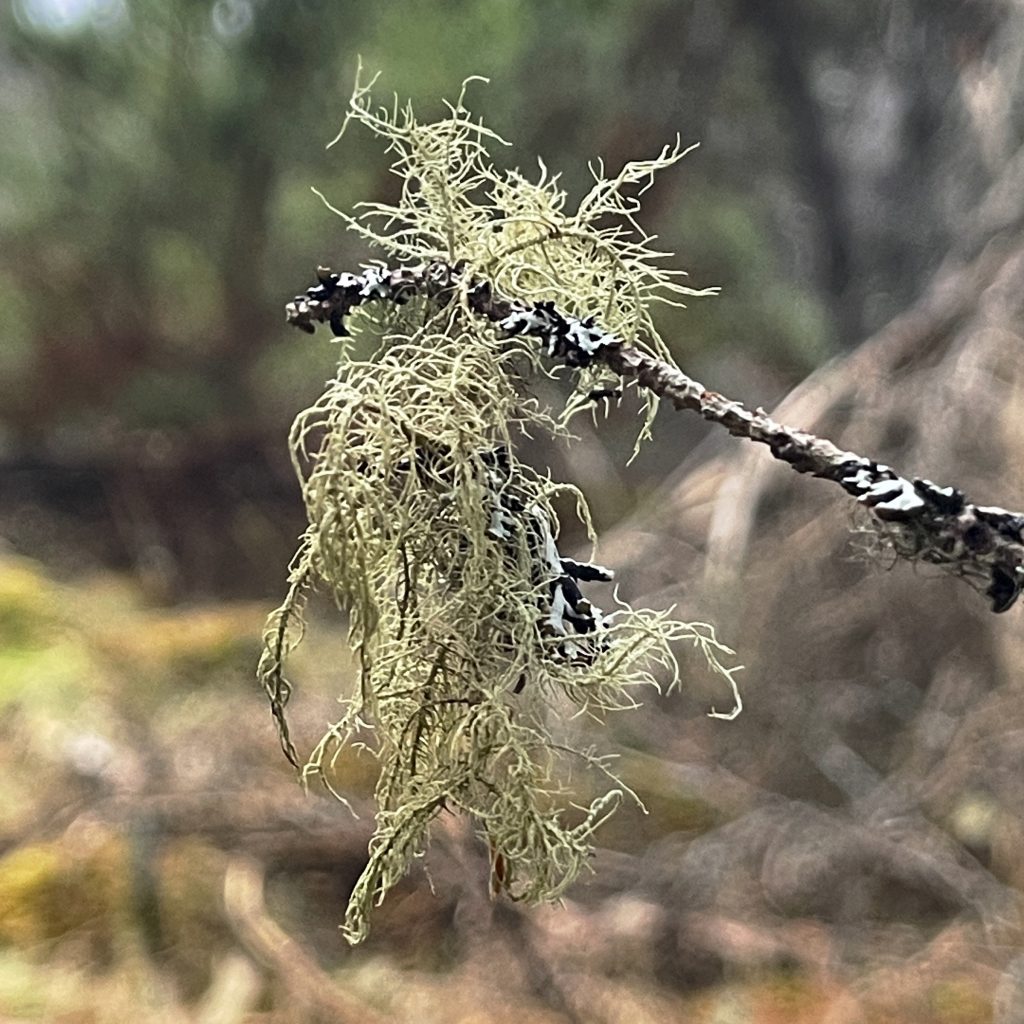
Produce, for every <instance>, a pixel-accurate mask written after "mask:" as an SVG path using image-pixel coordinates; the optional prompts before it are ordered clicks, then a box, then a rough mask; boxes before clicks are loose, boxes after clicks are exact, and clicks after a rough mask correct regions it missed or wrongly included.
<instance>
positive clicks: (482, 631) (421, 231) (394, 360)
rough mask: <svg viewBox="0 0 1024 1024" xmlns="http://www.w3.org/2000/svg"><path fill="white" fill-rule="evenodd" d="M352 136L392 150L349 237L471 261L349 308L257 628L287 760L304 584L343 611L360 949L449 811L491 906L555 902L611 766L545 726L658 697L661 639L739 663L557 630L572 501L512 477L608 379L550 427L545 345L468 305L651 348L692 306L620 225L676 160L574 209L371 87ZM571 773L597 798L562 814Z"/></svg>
mask: <svg viewBox="0 0 1024 1024" xmlns="http://www.w3.org/2000/svg"><path fill="white" fill-rule="evenodd" d="M352 120H354V121H357V122H359V123H360V124H361V125H363V126H365V127H368V128H369V129H370V130H371V131H373V132H374V133H375V134H376V135H378V136H379V137H381V138H382V139H384V140H385V142H386V143H387V146H388V149H389V151H390V152H391V153H392V154H393V164H392V170H393V171H394V172H395V173H396V174H397V175H398V176H399V177H400V178H401V180H402V191H401V195H400V197H399V198H398V200H397V201H396V202H394V203H366V204H362V207H361V212H360V214H359V215H358V216H356V217H353V216H350V215H347V214H345V213H341V212H340V211H337V212H339V213H340V215H341V216H342V217H343V218H344V220H345V222H346V224H347V226H348V227H349V228H350V229H351V230H353V231H355V232H356V233H357V234H359V235H360V236H361V237H362V238H363V239H364V240H365V241H367V242H369V243H370V244H372V245H374V246H376V247H378V248H379V249H381V250H382V251H383V253H384V255H385V256H386V258H387V259H388V260H389V262H393V263H402V264H409V263H415V264H422V263H427V262H430V261H432V260H441V261H445V262H447V263H449V264H454V263H455V262H459V263H460V265H462V264H464V265H465V267H466V270H465V272H464V274H463V276H462V278H461V280H462V281H463V282H464V284H463V285H462V286H461V287H462V288H463V292H462V293H460V294H459V295H458V296H456V297H455V300H454V301H451V302H448V303H434V302H431V301H428V300H426V299H423V298H418V299H415V300H414V301H412V302H410V303H408V304H407V305H404V306H400V307H392V306H388V307H382V306H380V305H378V304H375V303H373V302H366V303H364V304H363V305H361V306H360V307H359V309H358V311H357V312H356V313H355V314H354V315H353V317H352V321H351V327H352V329H353V331H355V332H356V334H357V337H358V336H359V335H360V334H362V335H363V336H367V335H368V336H370V337H373V338H377V339H379V341H378V345H377V348H376V350H375V351H373V352H372V354H371V355H370V356H369V357H365V356H361V355H360V353H359V352H357V351H356V349H355V348H354V347H353V343H351V342H350V343H347V346H346V347H345V348H343V350H342V359H341V365H340V368H339V370H338V373H337V376H336V377H335V379H334V380H333V381H331V382H329V384H328V386H327V390H326V391H325V392H324V394H323V395H322V397H321V398H320V399H319V400H318V401H317V402H316V403H315V404H314V405H313V406H312V407H311V408H310V409H308V410H306V411H305V412H303V413H301V414H300V415H299V417H298V419H297V420H296V421H295V425H294V426H293V428H292V432H291V449H292V454H293V460H294V463H295V469H296V472H297V474H298V476H299V479H300V481H301V483H302V488H303V495H304V498H305V503H306V511H307V514H308V517H309V528H308V530H307V532H306V534H305V536H304V538H303V540H302V544H301V546H300V548H299V551H298V553H297V555H296V558H295V561H294V563H293V567H292V573H291V584H292V585H291V589H290V591H289V594H288V597H287V599H286V601H285V603H284V604H283V605H282V607H281V608H279V609H278V610H277V611H276V612H275V613H274V615H273V616H272V617H271V619H270V622H269V623H268V627H267V631H266V636H265V640H266V650H265V653H264V657H263V659H262V661H261V664H260V676H261V678H262V680H263V683H264V685H265V687H266V688H267V691H268V693H269V695H270V698H271V701H272V705H273V707H274V710H275V713H276V714H277V715H278V716H279V724H280V726H281V728H282V740H283V742H284V744H285V748H286V750H287V751H288V752H289V755H290V756H292V757H295V753H294V749H293V748H292V746H291V740H290V738H289V735H288V731H287V725H286V723H285V721H284V717H283V706H284V703H285V702H286V700H287V697H288V692H289V687H288V683H287V682H286V681H285V679H284V676H283V662H284V659H285V656H286V654H287V652H288V651H289V650H290V649H292V648H293V647H294V646H295V645H296V644H297V643H298V642H299V641H300V640H301V637H302V631H303V628H304V627H303V621H302V611H303V606H304V603H305V600H306V597H307V595H308V593H309V591H310V590H311V589H313V588H315V587H323V588H324V589H325V590H326V591H327V592H328V593H329V594H330V595H331V596H332V598H333V599H334V600H335V602H336V603H337V604H338V605H339V607H341V608H342V609H344V610H345V611H347V613H348V617H349V625H348V628H349V638H350V642H351V645H352V647H353V649H354V650H355V652H356V653H357V656H358V659H359V664H360V686H359V689H358V692H357V693H355V694H351V695H346V696H344V697H343V698H342V704H343V709H344V710H343V714H342V717H341V718H340V720H339V721H338V722H337V723H336V724H335V725H334V726H332V727H331V729H330V730H329V731H328V732H327V734H326V735H325V737H324V738H323V740H322V741H321V743H320V744H319V745H318V746H317V748H316V749H315V751H314V752H313V755H312V757H311V758H310V760H309V763H308V764H307V765H306V767H305V770H304V775H305V778H306V779H307V780H308V779H311V778H319V779H320V780H321V781H323V783H324V784H325V785H327V787H328V788H330V789H332V791H334V790H333V784H332V782H331V778H332V776H333V772H332V770H331V769H332V767H333V764H334V761H335V759H336V758H338V757H339V756H340V754H341V752H342V751H343V750H345V749H346V748H347V747H348V746H349V745H352V744H366V745H368V746H370V747H371V749H372V750H373V751H374V753H375V754H376V755H377V757H378V758H379V759H380V762H381V773H380V777H379V781H378V784H377V790H376V798H377V802H378V808H379V810H378V814H377V822H376V825H377V827H376V832H375V834H374V837H373V839H372V841H371V844H370V860H369V864H368V866H367V868H366V870H365V871H364V872H363V875H362V876H361V877H360V879H359V881H358V883H357V884H356V887H355V890H354V892H353V894H352V897H351V899H350V902H349V906H348V910H347V913H346V917H345V924H344V933H345V935H346V937H347V938H348V939H349V940H350V941H352V942H358V941H360V940H361V939H362V938H363V937H364V936H365V935H366V933H367V930H368V915H369V910H370V908H371V907H372V906H373V905H374V904H375V903H378V902H379V901H380V900H381V899H383V897H384V896H385V894H386V893H387V892H388V890H389V889H391V888H392V887H393V886H394V885H395V883H396V882H397V881H398V880H399V879H400V878H401V877H402V875H403V874H404V873H405V872H406V871H407V870H408V868H409V865H410V864H411V862H412V861H413V860H414V859H415V858H417V857H419V856H421V855H422V853H423V851H424V849H425V846H426V843H427V839H428V828H429V825H430V823H431V822H432V821H433V820H434V819H435V818H436V817H437V816H438V815H439V814H441V813H442V812H443V811H452V812H456V811H457V812H462V813H465V814H467V815H469V816H470V817H471V818H472V819H473V820H474V821H475V822H476V823H477V824H478V827H479V829H480V832H481V834H482V836H483V837H484V838H485V841H486V843H487V845H488V848H489V850H490V852H491V856H492V863H493V871H494V873H493V881H494V884H495V887H496V888H498V889H502V890H504V891H506V892H507V893H508V894H509V895H511V896H512V898H515V899H524V900H528V901H532V902H536V901H541V900H553V899H556V898H557V897H558V896H559V895H560V894H561V893H563V892H564V891H565V889H566V887H567V886H568V885H570V884H571V883H572V882H573V881H574V879H575V878H576V877H577V876H578V875H579V873H580V871H581V870H582V869H583V868H584V866H585V865H586V862H587V857H588V855H589V852H590V849H591V840H592V835H593V833H594V830H595V829H596V828H597V827H598V826H599V825H600V824H601V823H602V822H603V821H604V820H605V819H606V818H607V817H608V815H609V814H611V813H612V812H613V811H614V809H615V808H616V806H617V805H618V804H619V803H620V801H621V800H622V797H623V794H624V787H623V786H622V784H621V783H619V782H618V781H617V780H616V779H615V777H614V775H613V774H612V773H611V771H610V770H609V765H608V762H607V759H606V758H603V757H601V756H599V755H598V754H596V753H594V752H592V751H580V750H574V749H572V748H571V746H569V745H568V744H566V743H565V742H564V741H563V740H562V738H560V737H559V736H558V735H556V734H555V732H554V731H553V720H555V719H557V718H558V717H560V716H564V715H566V714H583V713H586V714H591V715H600V714H602V713H604V712H606V711H612V710H623V709H628V708H631V707H635V706H636V705H635V698H634V691H635V690H636V688H637V687H641V686H645V685H657V684H658V681H659V680H662V681H667V683H668V685H669V686H672V685H674V684H675V683H676V682H677V680H678V667H677V664H676V660H675V656H674V654H673V650H672V644H673V642H676V641H687V642H689V643H691V644H694V645H695V646H697V647H700V648H701V649H702V650H703V652H704V654H705V655H706V656H707V658H708V662H709V664H711V666H712V667H713V668H714V669H716V670H717V671H719V672H720V673H721V674H722V675H724V676H725V677H726V678H727V679H728V680H729V681H730V683H731V681H732V680H731V672H732V671H733V670H729V669H726V668H724V667H723V666H722V665H721V663H720V662H719V661H718V654H719V652H725V653H731V652H728V651H727V649H726V648H724V647H722V646H721V645H720V644H718V643H717V642H716V640H715V638H714V633H713V631H712V630H711V629H710V628H709V627H707V626H705V625H703V624H696V625H686V624H683V623H678V622H675V621H673V620H671V619H670V618H669V617H668V615H667V614H665V613H655V612H650V611H643V610H634V609H632V608H630V607H628V606H626V605H624V604H619V605H618V607H617V608H616V611H615V612H614V614H613V615H611V616H608V617H607V618H603V617H602V616H601V613H600V612H595V619H596V622H597V628H596V629H593V630H591V631H583V632H578V633H572V632H570V631H567V629H566V628H565V626H564V624H563V622H562V621H561V619H560V617H559V615H560V613H559V612H558V611H557V608H556V605H555V599H554V598H553V597H552V585H553V582H554V578H555V577H556V576H557V575H558V574H559V573H560V572H561V570H560V568H559V556H558V554H557V550H556V549H555V539H556V538H557V535H558V519H557V516H556V512H555V508H554V501H555V499H556V498H557V497H558V496H559V495H568V496H570V497H571V499H572V500H573V501H574V502H575V507H576V510H577V513H578V515H579V517H580V519H581V520H582V522H583V524H584V525H585V526H586V527H587V529H588V530H589V514H588V512H587V507H586V502H585V500H584V498H583V496H582V494H580V493H579V492H578V491H576V489H575V488H573V487H571V486H570V485H567V484H557V483H554V482H552V481H551V480H550V479H548V478H547V477H545V476H543V475H540V474H538V473H537V472H535V471H534V470H532V469H530V468H529V467H528V466H526V465H525V464H524V463H522V462H521V461H520V460H519V459H518V457H517V455H516V448H515V446H516V442H517V441H519V440H520V439H521V438H522V437H523V436H535V435H536V434H537V433H540V432H545V433H548V434H549V435H554V434H565V433H566V432H567V429H568V428H567V420H568V418H569V416H570V415H571V413H572V412H573V411H577V410H578V409H579V408H580V407H581V402H580V401H579V400H578V398H579V395H580V394H581V393H582V392H585V390H587V389H589V388H590V387H591V386H593V383H594V381H595V374H597V373H598V371H590V370H588V371H579V372H578V374H577V379H576V381H575V384H576V387H577V393H576V399H575V400H570V402H569V404H568V406H567V409H566V411H565V412H564V413H563V414H562V415H556V414H555V413H554V412H552V411H551V410H549V409H547V408H544V407H542V406H541V405H540V404H539V403H538V402H537V401H536V400H535V399H534V398H533V397H532V396H531V395H530V393H529V386H528V381H529V378H530V377H531V376H534V375H537V374H542V373H546V372H547V373H550V372H551V371H548V370H546V369H545V367H544V366H543V365H542V362H541V358H540V355H539V354H538V352H537V351H536V344H535V343H534V342H532V341H530V340H529V339H523V338H519V339H502V338H500V337H498V336H497V335H496V332H495V330H494V328H493V326H492V325H490V324H489V323H488V322H486V321H485V320H482V319H480V318H478V317H476V316H474V315H473V313H472V312H471V309H470V306H469V302H468V297H467V295H466V293H465V288H466V287H468V282H469V281H470V280H471V279H472V278H473V277H474V275H479V276H480V277H484V278H486V279H488V280H489V281H491V282H492V283H493V284H494V285H495V286H496V287H497V288H498V289H499V290H500V291H501V292H503V293H505V294H508V295H514V296H515V297H516V298H517V299H519V300H521V301H527V302H530V301H541V300H549V301H553V302H555V303H557V305H558V306H559V307H560V308H561V309H563V310H565V311H567V312H569V313H572V314H575V315H579V316H583V315H586V314H590V313H595V312H596V313H597V314H598V315H599V316H600V317H601V322H602V325H603V326H604V327H606V328H610V329H612V330H614V331H616V332H617V333H618V334H619V335H620V336H622V337H624V338H627V339H629V340H630V341H632V342H634V343H636V344H639V345H644V346H647V347H649V348H651V349H653V350H654V351H656V352H658V353H659V354H661V355H664V354H665V349H664V345H663V344H662V342H661V341H660V339H659V338H658V336H657V333H656V331H655V329H654V324H653V321H652V319H651V314H650V304H651V302H653V301H665V302H678V300H679V298H680V297H682V296H686V295H692V294H697V293H695V292H693V290H692V289H689V288H687V287H686V286H685V285H683V284H681V283H680V282H679V281H678V277H679V272H678V271H671V270H663V269H661V268H660V266H659V262H658V261H659V260H660V259H661V258H662V257H663V256H664V254H663V253H660V252H657V251H655V250H653V249H652V248H651V245H650V243H651V241H652V239H651V238H649V237H648V236H647V235H645V234H644V233H643V231H642V230H641V229H640V228H639V226H638V225H637V223H636V221H635V220H634V214H635V213H636V211H637V209H638V199H637V195H636V193H637V192H638V191H642V189H643V187H644V186H645V185H646V184H647V183H649V181H650V179H651V176H652V175H653V174H654V172H655V171H657V170H659V169H662V168H665V167H668V166H671V165H672V164H673V163H675V162H676V161H677V160H679V159H680V158H681V156H682V155H683V153H682V151H681V150H680V148H679V147H678V146H677V147H675V148H673V149H665V150H664V151H663V152H662V153H661V154H660V155H659V157H657V158H656V159H655V160H651V161H637V162H633V163H629V164H627V165H626V166H625V167H624V168H623V169H622V171H621V172H619V173H618V174H617V175H611V176H609V175H606V174H605V173H604V169H603V168H602V167H601V166H599V165H598V166H596V167H595V168H594V169H593V176H594V185H593V187H592V188H591V190H590V191H589V192H588V193H587V194H586V195H585V196H584V197H583V198H582V199H581V201H580V202H579V204H578V206H576V208H575V209H572V210H570V209H569V208H568V204H567V200H566V196H565V194H564V192H563V191H562V190H561V189H560V188H559V186H558V181H557V178H554V177H552V176H550V175H549V174H548V173H547V172H546V170H545V169H544V167H543V166H541V169H540V173H539V176H538V177H537V179H536V180H530V179H528V178H527V177H525V176H524V175H522V174H521V173H520V172H519V171H518V170H510V171H501V170H499V169H497V168H496V167H495V166H494V164H493V162H492V159H491V156H490V153H489V147H490V146H494V145H504V143H503V142H502V140H501V139H500V138H499V137H498V136H496V135H495V134H494V133H493V132H491V131H490V130H489V129H487V128H486V127H484V126H483V125H482V124H481V123H480V122H478V121H476V120H474V119H473V118H472V117H471V116H470V114H469V112H468V111H467V109H466V108H465V107H464V105H463V101H462V98H460V100H459V101H458V102H457V103H456V104H454V105H452V106H450V107H449V109H448V114H447V116H445V117H442V118H441V119H440V120H437V121H434V122H431V123H425V124H421V123H420V122H418V121H417V119H416V117H415V115H414V114H413V112H412V110H411V109H409V108H406V109H404V110H400V109H399V108H398V107H397V104H396V106H395V107H394V108H392V109H391V110H385V111H377V110H375V109H374V108H373V107H372V106H371V102H370V96H369V88H368V87H360V86H357V89H356V93H355V95H354V98H353V100H352V104H351V107H350V112H349V116H348V118H347V119H346V122H345V125H344V126H343V128H342V132H344V131H345V129H346V127H347V126H348V124H349V122H350V121H352ZM340 137H341V136H340V134H339V138H340ZM360 344H362V343H360ZM653 411H654V410H653V406H652V407H651V408H650V410H649V412H650V414H651V415H653ZM587 607H588V608H592V606H591V605H590V604H589V602H587ZM578 762H582V763H583V764H584V765H587V766H589V767H591V768H593V769H595V770H596V771H597V772H598V773H599V774H600V775H603V776H604V777H605V780H606V785H605V787H604V788H603V790H602V791H601V792H599V793H598V794H597V795H596V796H595V797H594V798H593V799H592V800H591V801H590V803H589V805H587V806H585V807H576V808H573V809H572V810H571V811H567V810H566V808H565V806H564V805H565V804H566V802H567V801H568V800H570V799H571V797H570V791H569V790H568V788H567V785H566V779H567V776H568V774H569V771H570V770H571V768H572V765H573V764H574V763H578ZM336 795H339V796H341V794H340V793H337V794H336Z"/></svg>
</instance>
